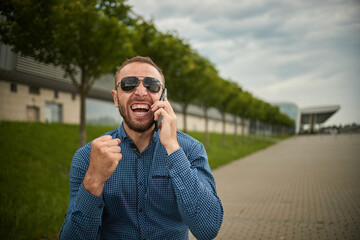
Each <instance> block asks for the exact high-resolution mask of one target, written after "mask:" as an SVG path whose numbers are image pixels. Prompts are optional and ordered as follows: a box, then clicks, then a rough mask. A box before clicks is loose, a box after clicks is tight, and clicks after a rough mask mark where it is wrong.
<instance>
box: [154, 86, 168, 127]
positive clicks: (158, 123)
mask: <svg viewBox="0 0 360 240" xmlns="http://www.w3.org/2000/svg"><path fill="white" fill-rule="evenodd" d="M166 97H167V90H166V88H164V90H163V92H162V93H161V96H160V99H159V100H160V101H163V100H164V98H166ZM161 119H162V116H161V115H160V116H159V119H158V120H157V121H155V131H157V130H159V128H160V123H161Z"/></svg>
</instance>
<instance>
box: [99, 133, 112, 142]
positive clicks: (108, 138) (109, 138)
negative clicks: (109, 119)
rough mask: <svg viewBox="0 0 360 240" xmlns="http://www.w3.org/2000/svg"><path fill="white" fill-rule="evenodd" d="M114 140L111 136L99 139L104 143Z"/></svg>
mask: <svg viewBox="0 0 360 240" xmlns="http://www.w3.org/2000/svg"><path fill="white" fill-rule="evenodd" d="M111 139H113V138H112V136H111V135H104V136H101V137H99V138H98V140H100V141H102V142H106V141H109V140H111Z"/></svg>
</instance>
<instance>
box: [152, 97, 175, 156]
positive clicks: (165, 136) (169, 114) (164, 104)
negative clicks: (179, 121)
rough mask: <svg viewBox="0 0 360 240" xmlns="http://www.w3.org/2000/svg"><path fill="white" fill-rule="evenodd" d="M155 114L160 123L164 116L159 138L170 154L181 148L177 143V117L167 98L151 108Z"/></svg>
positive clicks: (155, 118)
mask: <svg viewBox="0 0 360 240" xmlns="http://www.w3.org/2000/svg"><path fill="white" fill-rule="evenodd" d="M151 111H153V112H154V120H155V121H158V120H159V117H160V116H162V120H161V124H160V132H159V137H160V141H161V144H162V145H163V146H164V147H165V149H166V151H167V153H168V154H171V153H173V152H175V151H176V150H177V149H179V148H180V145H179V143H178V141H177V127H176V115H175V112H174V110H173V108H172V107H171V105H170V103H169V101H168V100H167V98H166V97H165V98H164V100H163V101H157V102H155V103H154V104H153V105H152V106H151Z"/></svg>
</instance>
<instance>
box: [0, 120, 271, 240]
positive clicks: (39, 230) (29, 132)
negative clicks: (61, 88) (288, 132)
mask: <svg viewBox="0 0 360 240" xmlns="http://www.w3.org/2000/svg"><path fill="white" fill-rule="evenodd" d="M111 129H113V127H102V126H88V127H87V139H88V141H89V140H91V139H94V138H96V137H98V136H100V135H102V134H103V133H105V132H107V131H109V130H111ZM190 135H192V136H193V137H195V138H197V139H199V140H200V141H202V139H203V138H204V134H203V133H197V132H196V133H190ZM240 142H241V141H240V139H239V144H238V145H234V144H233V136H232V135H228V136H227V146H226V147H222V145H221V135H220V134H211V135H210V146H209V148H208V150H207V152H208V156H209V162H210V166H211V167H212V168H216V167H219V166H221V165H224V164H226V163H228V162H231V161H233V160H234V159H238V158H240V157H243V156H245V155H247V154H250V153H252V152H254V151H257V150H259V149H263V148H265V147H267V146H269V145H271V144H272V143H273V141H268V140H264V139H263V140H255V139H246V141H245V143H244V144H240ZM77 144H78V126H77V125H66V124H41V123H20V122H0V150H1V157H0V164H1V171H0V187H1V191H0V199H1V200H0V216H1V218H0V219H1V220H0V227H1V230H0V239H57V237H58V233H59V230H60V228H61V225H62V223H63V221H64V215H65V213H66V210H67V205H68V196H69V192H68V191H69V179H68V176H69V167H70V164H71V160H72V156H73V154H74V152H75V151H76V149H77Z"/></svg>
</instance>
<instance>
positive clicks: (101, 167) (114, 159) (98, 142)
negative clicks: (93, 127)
mask: <svg viewBox="0 0 360 240" xmlns="http://www.w3.org/2000/svg"><path fill="white" fill-rule="evenodd" d="M119 144H120V139H118V138H115V139H113V138H112V136H110V135H105V136H102V137H99V138H97V139H95V140H94V141H93V142H92V143H91V151H90V163H89V167H88V170H87V172H86V174H85V177H84V180H83V185H84V187H85V189H86V190H87V191H88V192H90V193H91V194H93V195H96V196H100V195H101V193H102V191H103V188H104V184H105V182H106V180H107V179H108V178H109V177H110V176H111V175H112V174H113V172H114V171H115V169H116V167H117V165H118V163H119V161H120V160H121V158H122V155H121V148H120V147H119Z"/></svg>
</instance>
